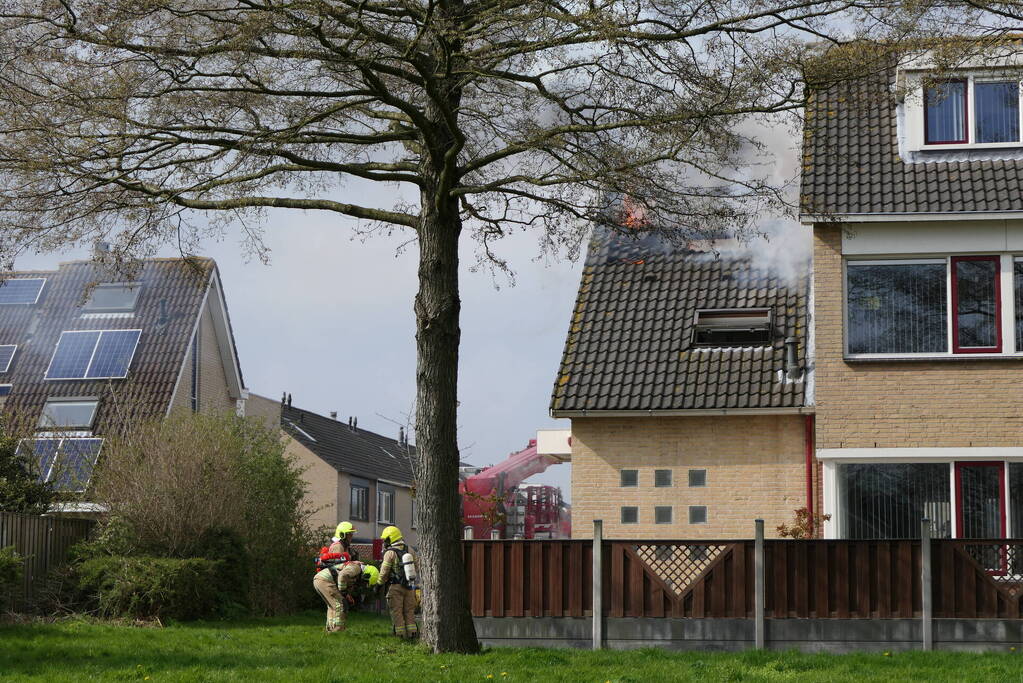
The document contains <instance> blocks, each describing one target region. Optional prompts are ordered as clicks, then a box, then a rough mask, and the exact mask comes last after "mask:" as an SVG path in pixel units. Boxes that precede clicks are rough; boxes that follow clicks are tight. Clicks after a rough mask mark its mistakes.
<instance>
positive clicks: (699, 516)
mask: <svg viewBox="0 0 1023 683" xmlns="http://www.w3.org/2000/svg"><path fill="white" fill-rule="evenodd" d="M689 523H690V524H706V523H707V506H706V505H690V506H689Z"/></svg>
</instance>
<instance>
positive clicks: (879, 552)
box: [463, 539, 1023, 619]
mask: <svg viewBox="0 0 1023 683" xmlns="http://www.w3.org/2000/svg"><path fill="white" fill-rule="evenodd" d="M931 544H932V545H931V576H932V577H933V579H932V584H931V596H932V604H933V610H934V614H933V616H935V617H947V618H1018V617H1020V613H1021V599H1023V541H1013V540H1008V539H995V540H983V541H973V540H971V541H963V540H947V539H941V540H933V541H931ZM463 548H464V552H463V557H464V561H465V570H466V576H467V580H468V590H469V595H470V601H471V602H470V606H471V610H472V614H473V615H474V616H479V617H482V616H492V617H530V616H573V617H582V616H591V615H592V590H593V582H592V565H593V562H592V561H593V543H592V542H591V541H588V540H572V541H565V540H553V541H507V540H495V541H465V542H464V546H463ZM601 553H602V561H601V567H602V575H603V576H602V582H601V586H602V591H601V592H602V599H601V603H602V605H603V613H604V615H605V616H609V617H690V618H702V617H719V618H720V617H732V618H753V617H754V610H755V605H754V587H755V574H754V571H755V570H754V568H755V544H754V542H753V541H745V540H742V541H704V540H700V541H642V540H639V541H614V540H612V541H604V542H603V543H602V544H601ZM921 563H922V554H921V542H920V541H919V540H871V541H845V540H768V541H765V542H764V587H765V590H764V616H765V617H768V618H774V619H785V618H818V619H894V618H916V617H919V616H920V615H921V611H922V609H923V604H922V602H923V587H922V586H923V584H922V580H921V568H922V564H921Z"/></svg>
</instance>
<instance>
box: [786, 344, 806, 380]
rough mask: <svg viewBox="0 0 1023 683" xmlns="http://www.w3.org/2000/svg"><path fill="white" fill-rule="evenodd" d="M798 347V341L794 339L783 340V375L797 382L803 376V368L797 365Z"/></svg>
mask: <svg viewBox="0 0 1023 683" xmlns="http://www.w3.org/2000/svg"><path fill="white" fill-rule="evenodd" d="M798 345H799V340H797V339H796V338H795V337H786V338H785V374H786V376H788V378H789V379H791V380H797V379H799V378H800V377H801V376H802V375H803V368H802V367H801V366H800V365H799V354H798Z"/></svg>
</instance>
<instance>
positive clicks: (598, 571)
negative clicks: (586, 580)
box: [592, 519, 604, 650]
mask: <svg viewBox="0 0 1023 683" xmlns="http://www.w3.org/2000/svg"><path fill="white" fill-rule="evenodd" d="M603 546H604V520H602V519H595V520H593V581H592V583H593V649H594V650H599V649H601V648H602V647H604V586H603V579H604V572H603V569H602V567H601V561H602V560H603V551H602V548H603Z"/></svg>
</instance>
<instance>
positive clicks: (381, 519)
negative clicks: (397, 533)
mask: <svg viewBox="0 0 1023 683" xmlns="http://www.w3.org/2000/svg"><path fill="white" fill-rule="evenodd" d="M384 496H387V497H388V498H390V501H391V502H390V510H389V511H388V512H389V515H388V516H387V517H385V516H384V513H383V511H384V510H387V508H388V506H386V505H384V504H383V503H384ZM394 499H395V495H394V491H385V490H383V489H381V488H380V487H379V486H378V487H377V524H394V513H395V500H394Z"/></svg>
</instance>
